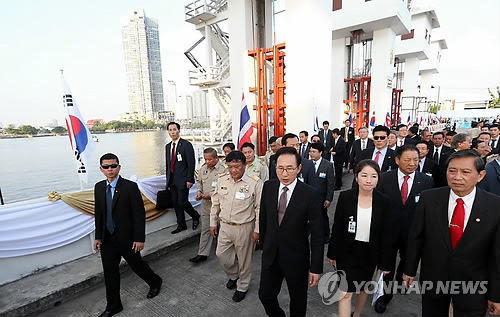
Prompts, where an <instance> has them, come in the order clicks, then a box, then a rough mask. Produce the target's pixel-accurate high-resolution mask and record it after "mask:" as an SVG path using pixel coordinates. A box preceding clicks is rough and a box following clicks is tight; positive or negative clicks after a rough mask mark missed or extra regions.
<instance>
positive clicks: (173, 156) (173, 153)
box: [170, 142, 175, 173]
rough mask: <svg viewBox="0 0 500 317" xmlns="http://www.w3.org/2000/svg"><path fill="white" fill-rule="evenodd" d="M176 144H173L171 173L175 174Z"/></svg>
mask: <svg viewBox="0 0 500 317" xmlns="http://www.w3.org/2000/svg"><path fill="white" fill-rule="evenodd" d="M174 161H175V142H172V155H171V156H170V173H173V172H174Z"/></svg>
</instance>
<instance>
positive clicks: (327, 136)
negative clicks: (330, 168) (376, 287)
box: [318, 121, 333, 161]
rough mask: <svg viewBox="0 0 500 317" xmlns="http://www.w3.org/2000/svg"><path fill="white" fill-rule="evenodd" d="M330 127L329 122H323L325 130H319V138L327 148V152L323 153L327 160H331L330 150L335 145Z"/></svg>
mask: <svg viewBox="0 0 500 317" xmlns="http://www.w3.org/2000/svg"><path fill="white" fill-rule="evenodd" d="M329 126H330V123H329V122H328V121H323V129H319V132H318V136H319V139H320V141H321V143H323V146H324V147H325V151H324V152H323V158H324V159H326V160H328V161H329V160H330V148H331V147H332V143H333V137H332V130H330V129H329V128H328V127H329Z"/></svg>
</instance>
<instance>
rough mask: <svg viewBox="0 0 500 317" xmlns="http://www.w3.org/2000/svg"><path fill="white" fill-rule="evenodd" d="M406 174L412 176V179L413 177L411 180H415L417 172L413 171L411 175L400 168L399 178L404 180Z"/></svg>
mask: <svg viewBox="0 0 500 317" xmlns="http://www.w3.org/2000/svg"><path fill="white" fill-rule="evenodd" d="M405 176H410V179H411V180H414V179H415V172H413V173H411V174H409V175H406V174H404V173H403V172H401V170H400V169H399V168H398V178H399V179H400V180H404V177H405Z"/></svg>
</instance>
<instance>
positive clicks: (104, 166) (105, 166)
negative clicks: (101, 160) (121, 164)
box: [101, 164, 118, 170]
mask: <svg viewBox="0 0 500 317" xmlns="http://www.w3.org/2000/svg"><path fill="white" fill-rule="evenodd" d="M101 167H102V168H104V169H105V170H107V169H108V168H110V167H111V168H117V167H118V164H111V165H101Z"/></svg>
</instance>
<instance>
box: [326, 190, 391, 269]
mask: <svg viewBox="0 0 500 317" xmlns="http://www.w3.org/2000/svg"><path fill="white" fill-rule="evenodd" d="M358 194H359V191H358V189H357V188H353V189H349V190H346V191H342V192H340V196H339V200H338V202H337V207H336V209H335V220H334V223H333V227H332V236H331V238H330V243H329V245H328V253H327V256H328V258H329V259H332V260H338V259H341V258H342V257H345V256H349V255H350V254H351V251H352V246H353V244H354V241H355V237H356V233H349V232H348V231H347V228H348V223H349V221H350V218H351V217H352V219H353V220H352V221H355V222H357V216H358ZM372 199H373V200H372V218H371V224H370V242H369V248H370V254H368V255H367V256H368V257H369V258H370V259H371V262H372V263H374V264H376V265H377V266H378V268H379V269H381V270H383V271H390V270H391V269H392V268H391V267H392V265H393V264H392V263H391V262H392V260H391V254H392V231H391V230H392V228H391V225H392V223H391V221H390V219H391V217H392V215H391V214H392V211H391V208H390V207H391V203H390V200H389V198H388V197H387V196H385V195H384V194H382V193H381V192H379V191H377V190H374V191H373V198H372ZM356 229H357V228H356Z"/></svg>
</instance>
